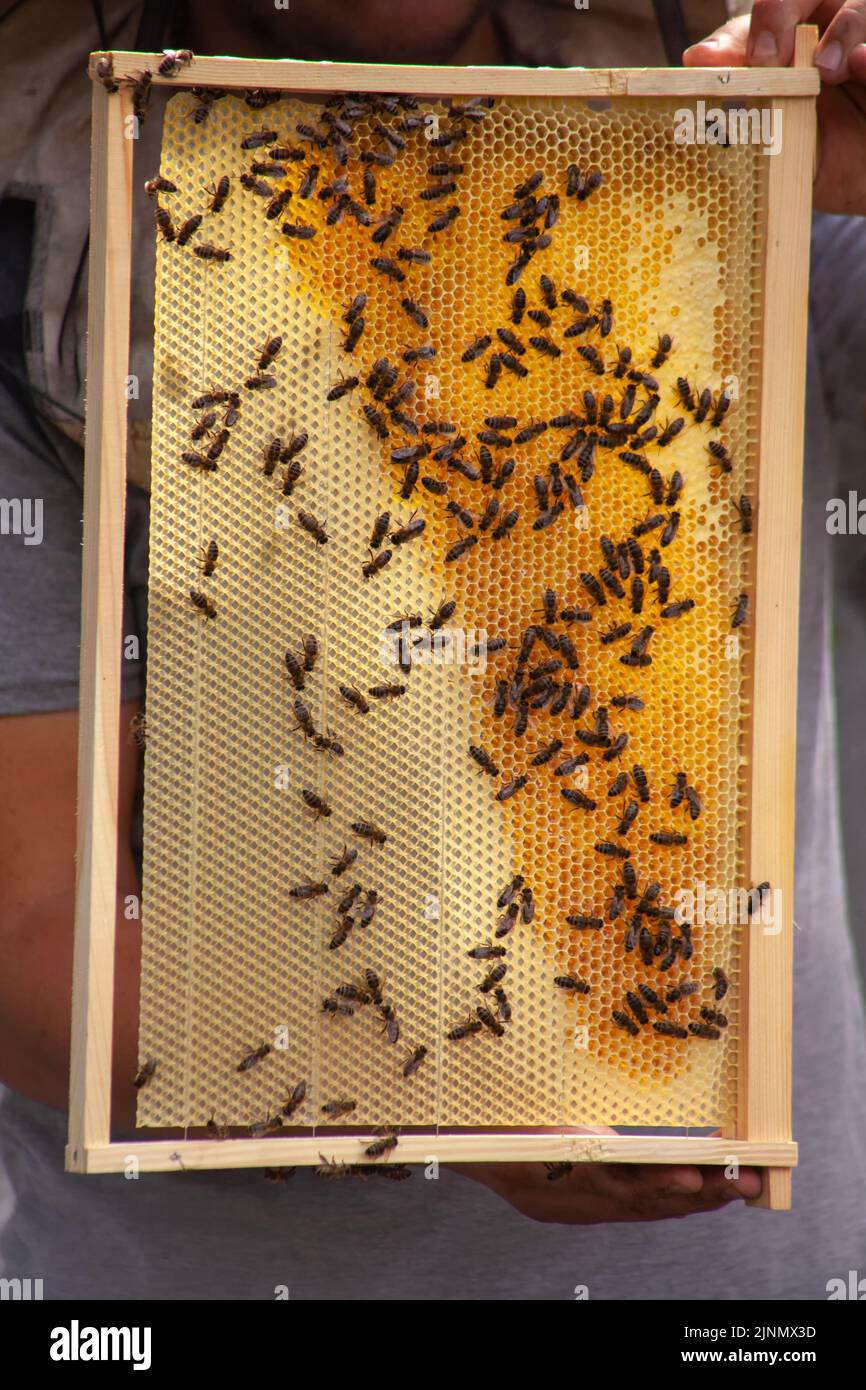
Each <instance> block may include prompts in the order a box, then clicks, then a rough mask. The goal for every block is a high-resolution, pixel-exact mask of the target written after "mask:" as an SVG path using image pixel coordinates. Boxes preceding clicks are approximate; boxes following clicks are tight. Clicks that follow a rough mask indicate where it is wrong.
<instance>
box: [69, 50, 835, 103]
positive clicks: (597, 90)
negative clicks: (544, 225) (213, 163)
mask: <svg viewBox="0 0 866 1390" xmlns="http://www.w3.org/2000/svg"><path fill="white" fill-rule="evenodd" d="M105 57H111V58H112V60H113V62H114V74H115V76H116V77H132V76H134V75H136V74H137V73H140V72H141V71H142V70H144V69H146V70H148V71H150V73H151V76H152V80H153V83H154V84H158V85H160V86H165V87H171V86H175V87H240V88H253V87H267V88H274V89H276V88H281V89H283V90H285V91H291V92H321V91H332V90H337V91H350V92H407V93H411V94H413V95H419V94H424V95H425V96H474V95H477V94H479V93H484V94H486V95H492V96H536V97H550V96H563V97H595V98H606V97H646V96H667V97H671V96H681V97H713V98H715V99H717V100H719V101H721V100H730V99H731V98H733V97H741V96H751V97H799V96H802V97H813V96H816V95H817V94H818V91H819V89H820V77H819V74H818V70H817V68H814V67H799V68H498V67H459V68H458V67H427V66H421V65H419V66H417V67H412V66H405V65H401V66H399V67H398V66H392V65H390V64H386V63H328V62H322V63H308V62H303V61H300V60H298V59H295V58H279V59H265V58H230V57H221V58H216V57H204V58H194V59H193V61H192V62H191V63H189V64H188V65H187V66H186V67H184V68H182V69H181V71H180V72H179V73H178V74H177V76H175V77H160V76H159V73H158V68H159V64H160V62H161V61H162V57H163V55H162V54H161V53H128V52H112V53H92V54H91V55H90V65H89V68H88V71H89V74H90V77H91V78H94V77H95V66H96V63H97V62H98V61H99V59H100V58H105Z"/></svg>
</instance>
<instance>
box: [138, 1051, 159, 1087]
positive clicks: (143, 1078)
mask: <svg viewBox="0 0 866 1390" xmlns="http://www.w3.org/2000/svg"><path fill="white" fill-rule="evenodd" d="M157 1066H158V1063H157V1062H156V1061H155V1059H154V1058H153V1057H149V1058H148V1059H147V1061H146V1062H145V1063H144V1066H142V1067H140V1068H139V1070H138V1071H137V1072H136V1074H135V1078H134V1080H133V1083H132V1084H133V1086H134V1087H135V1089H136V1090H137V1091H140V1090H142V1088H143V1087H144V1086H146V1085H147V1083H148V1082H149V1081H150V1079H151V1077H152V1076H153V1074H154V1072H155V1071H156V1068H157Z"/></svg>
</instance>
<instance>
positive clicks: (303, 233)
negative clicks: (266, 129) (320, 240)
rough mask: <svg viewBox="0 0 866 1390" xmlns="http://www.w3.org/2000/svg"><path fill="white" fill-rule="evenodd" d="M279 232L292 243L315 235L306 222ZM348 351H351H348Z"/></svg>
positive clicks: (283, 228)
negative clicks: (289, 238)
mask: <svg viewBox="0 0 866 1390" xmlns="http://www.w3.org/2000/svg"><path fill="white" fill-rule="evenodd" d="M241 178H243V175H241ZM265 187H267V194H266V195H265V196H268V195H269V194H270V193H271V191H272V190H271V189H270V188H269V187H268V186H267V185H265ZM256 191H257V192H258V191H259V189H258V188H257V189H256ZM280 232H281V233H282V235H283V236H287V237H291V238H292V240H293V241H311V240H312V239H313V237H314V236H315V235H316V229H315V227H311V226H309V224H308V223H306V222H284V223H283V224H282V226H281V227H280ZM358 323H360V324H361V329H359V330H358V338H360V336H361V331H362V330H363V320H362V319H356V320H355V323H354V324H353V325H352V327H353V328H354V327H355V324H358ZM356 341H357V339H356ZM349 351H351V349H349Z"/></svg>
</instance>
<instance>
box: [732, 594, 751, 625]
mask: <svg viewBox="0 0 866 1390" xmlns="http://www.w3.org/2000/svg"><path fill="white" fill-rule="evenodd" d="M748 615H749V595H748V594H740V597H739V598H738V599H737V606H736V608H735V609H734V616H733V617H732V618H731V627H732V628H737V627H742V626H743V623H744V622H745V621H746V618H747V617H748Z"/></svg>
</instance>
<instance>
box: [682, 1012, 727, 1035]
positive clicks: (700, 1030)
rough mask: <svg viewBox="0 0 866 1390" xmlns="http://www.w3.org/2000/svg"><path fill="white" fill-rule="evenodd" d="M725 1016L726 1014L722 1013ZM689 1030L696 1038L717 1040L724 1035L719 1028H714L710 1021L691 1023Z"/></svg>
mask: <svg viewBox="0 0 866 1390" xmlns="http://www.w3.org/2000/svg"><path fill="white" fill-rule="evenodd" d="M722 1016H723V1017H724V1015H722ZM689 1032H690V1033H692V1034H693V1035H694V1036H695V1037H696V1038H710V1039H712V1040H714V1041H717V1040H718V1039H719V1038H720V1037H721V1036H722V1035H721V1032H720V1031H719V1029H718V1028H713V1027H711V1025H710V1024H709V1023H690V1024H689Z"/></svg>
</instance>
